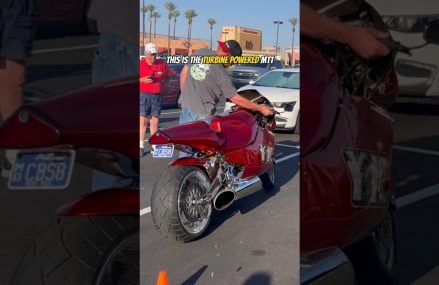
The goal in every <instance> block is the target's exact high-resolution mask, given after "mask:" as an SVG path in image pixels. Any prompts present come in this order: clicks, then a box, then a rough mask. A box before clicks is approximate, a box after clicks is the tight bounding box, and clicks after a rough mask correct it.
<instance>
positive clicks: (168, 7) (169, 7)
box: [165, 1, 177, 55]
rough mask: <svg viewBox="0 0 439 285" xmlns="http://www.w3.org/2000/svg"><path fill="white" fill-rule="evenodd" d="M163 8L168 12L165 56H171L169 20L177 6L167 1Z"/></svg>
mask: <svg viewBox="0 0 439 285" xmlns="http://www.w3.org/2000/svg"><path fill="white" fill-rule="evenodd" d="M165 8H166V10H168V49H167V54H168V55H170V54H171V19H172V15H173V13H174V10H175V9H177V5H175V4H174V3H172V2H171V1H168V2H166V3H165Z"/></svg>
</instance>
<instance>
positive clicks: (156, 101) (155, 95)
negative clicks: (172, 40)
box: [140, 43, 172, 156]
mask: <svg viewBox="0 0 439 285" xmlns="http://www.w3.org/2000/svg"><path fill="white" fill-rule="evenodd" d="M171 74H172V71H171V69H170V68H169V67H168V66H167V64H166V62H165V61H164V60H161V59H157V50H156V47H155V45H154V44H151V43H149V44H147V45H146V46H145V57H144V58H143V59H141V60H140V156H144V155H145V151H144V140H145V133H146V128H147V126H148V118H149V124H150V133H151V135H153V134H154V133H155V132H157V126H158V123H159V116H160V112H161V110H162V96H161V95H160V93H161V92H162V90H163V88H164V87H165V84H166V83H167V81H168V79H169V77H170V76H171Z"/></svg>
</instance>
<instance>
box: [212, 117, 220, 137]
mask: <svg viewBox="0 0 439 285" xmlns="http://www.w3.org/2000/svg"><path fill="white" fill-rule="evenodd" d="M210 127H211V128H212V130H214V131H215V133H217V134H219V133H221V124H220V121H219V120H213V121H212V123H211V124H210Z"/></svg>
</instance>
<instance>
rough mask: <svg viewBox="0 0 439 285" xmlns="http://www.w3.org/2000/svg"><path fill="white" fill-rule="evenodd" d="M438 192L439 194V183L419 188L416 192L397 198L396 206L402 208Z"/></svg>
mask: <svg viewBox="0 0 439 285" xmlns="http://www.w3.org/2000/svg"><path fill="white" fill-rule="evenodd" d="M438 194H439V184H435V185H431V186H428V187H426V188H424V189H421V190H418V191H416V192H414V193H411V194H407V195H404V196H402V197H399V198H397V199H396V202H395V204H396V208H397V209H400V208H403V207H405V206H408V205H411V204H414V203H417V202H419V201H421V200H424V199H427V198H429V197H431V196H435V195H438Z"/></svg>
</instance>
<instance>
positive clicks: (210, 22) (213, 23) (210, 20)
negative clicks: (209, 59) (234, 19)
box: [207, 18, 216, 49]
mask: <svg viewBox="0 0 439 285" xmlns="http://www.w3.org/2000/svg"><path fill="white" fill-rule="evenodd" d="M207 22H208V23H209V25H210V49H212V33H213V25H215V24H216V21H215V19H212V18H209V20H207Z"/></svg>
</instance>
